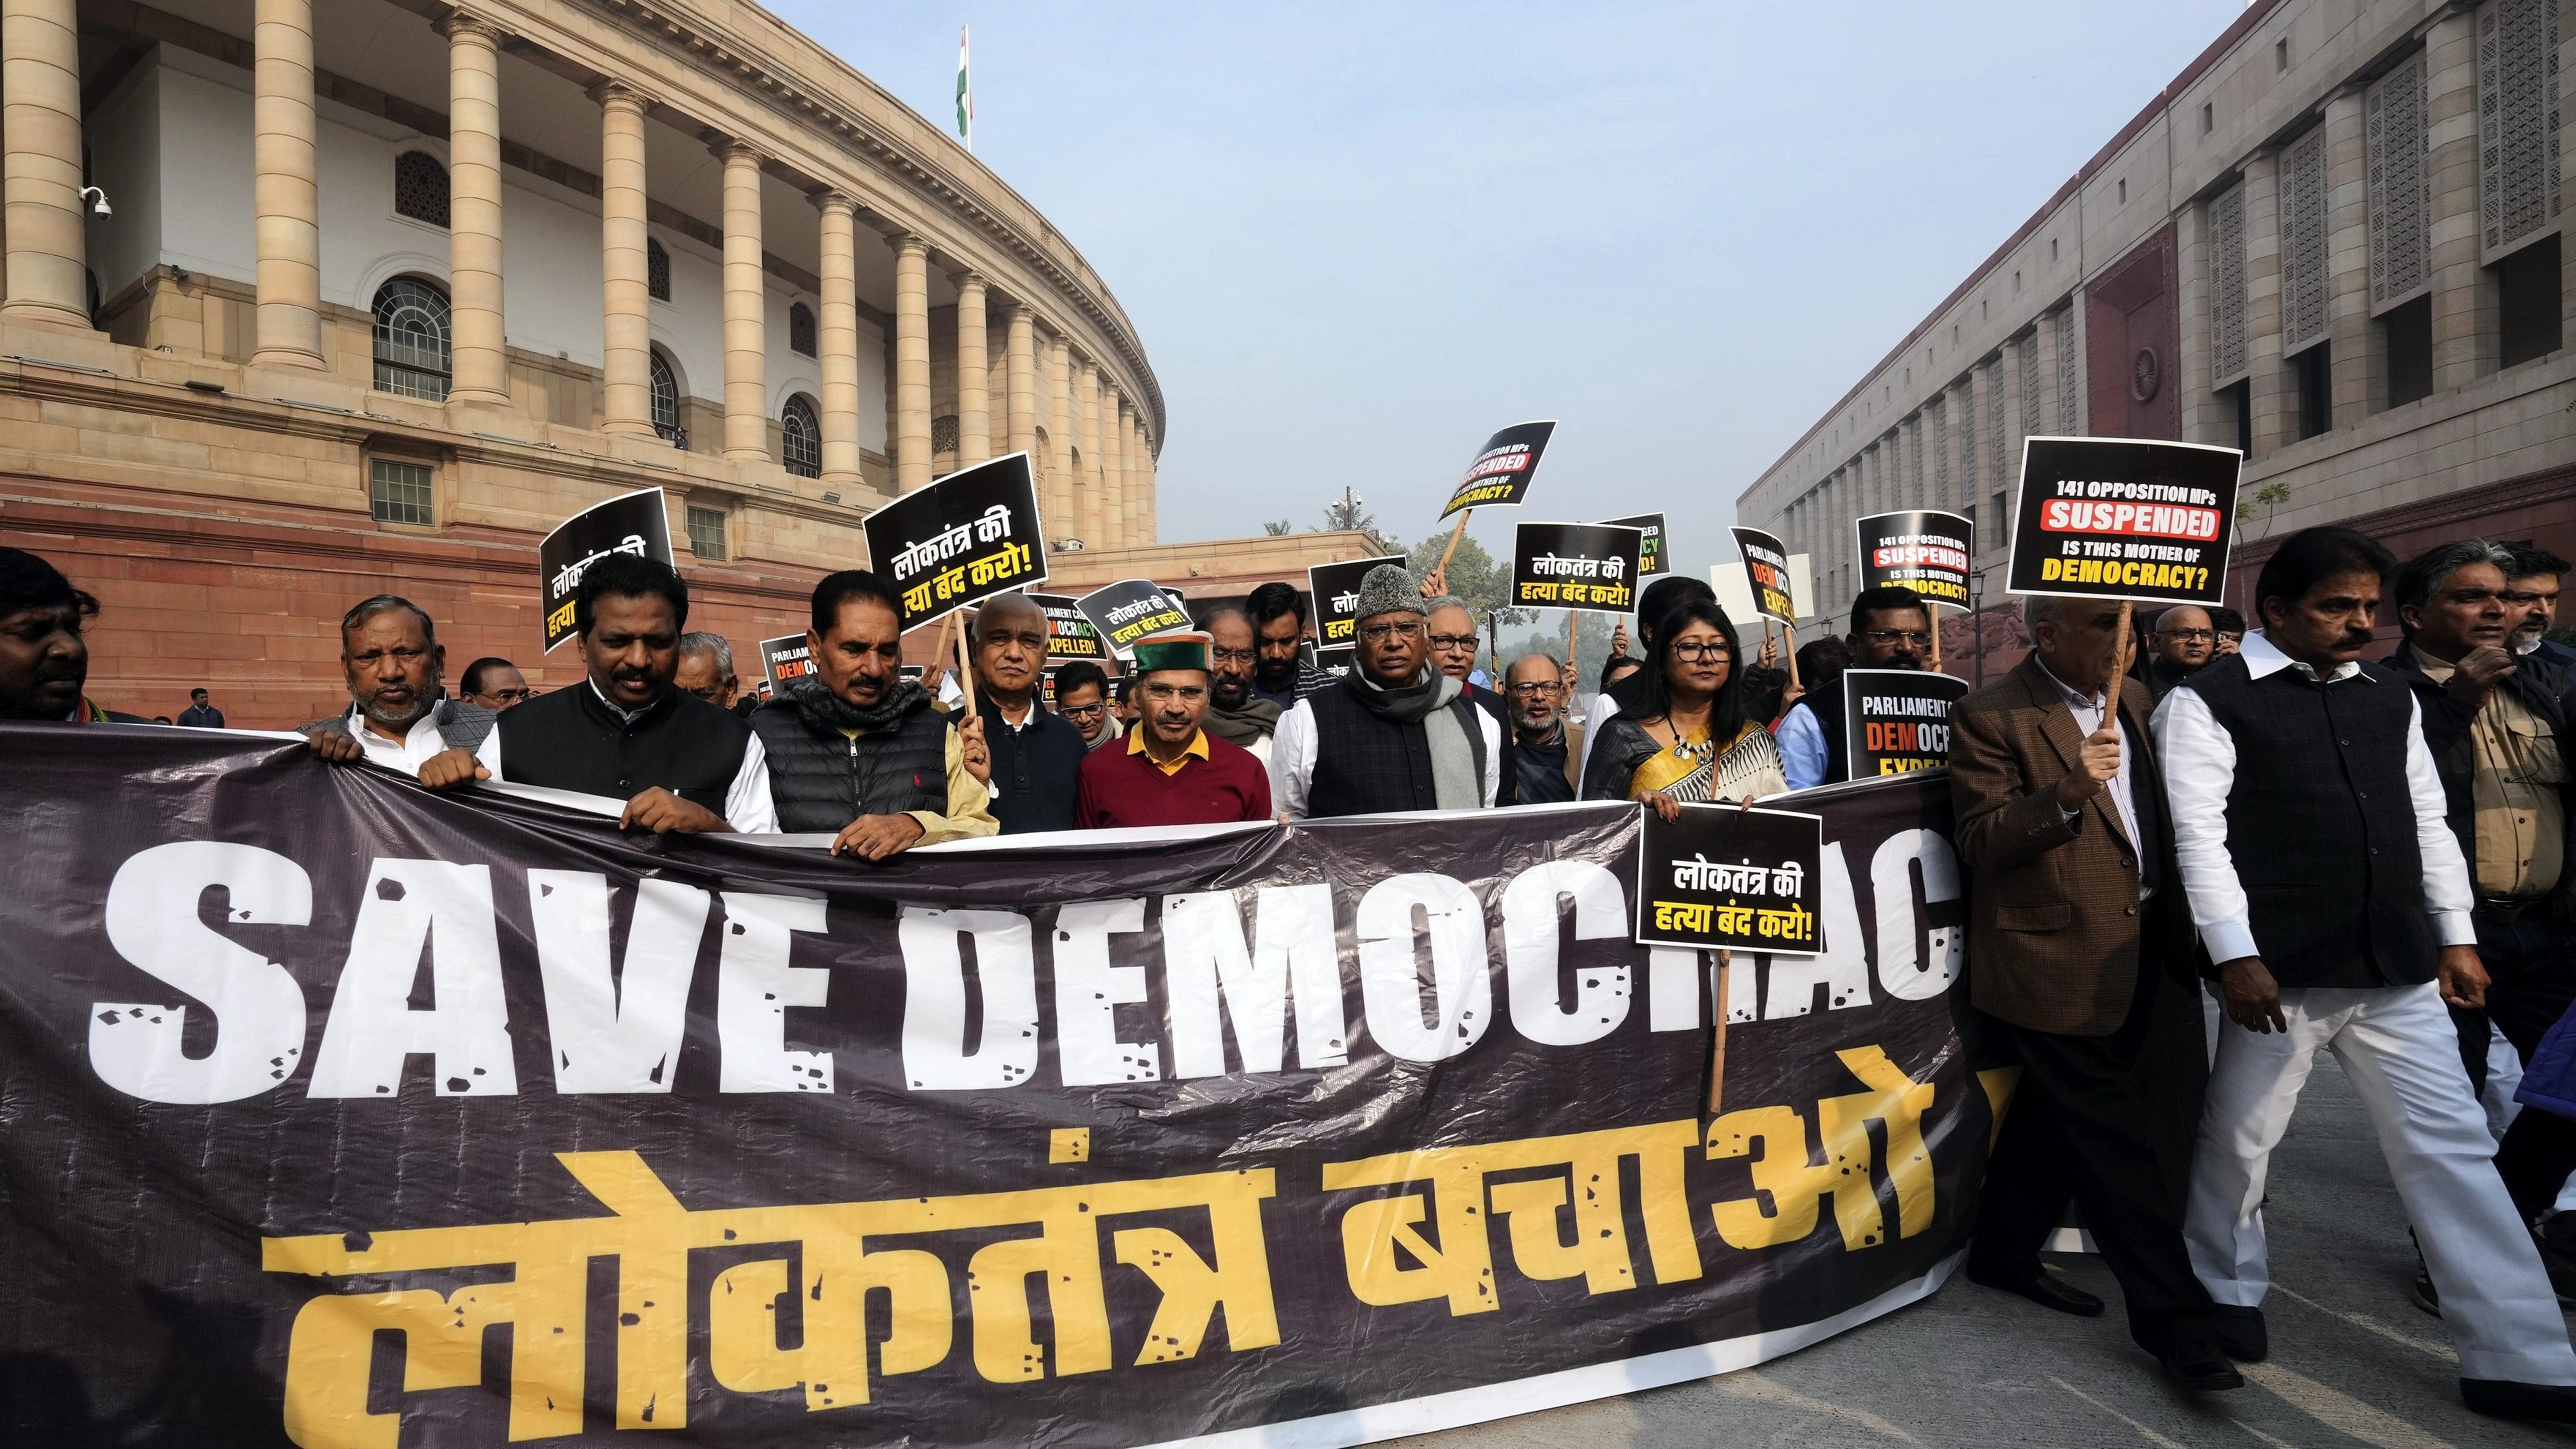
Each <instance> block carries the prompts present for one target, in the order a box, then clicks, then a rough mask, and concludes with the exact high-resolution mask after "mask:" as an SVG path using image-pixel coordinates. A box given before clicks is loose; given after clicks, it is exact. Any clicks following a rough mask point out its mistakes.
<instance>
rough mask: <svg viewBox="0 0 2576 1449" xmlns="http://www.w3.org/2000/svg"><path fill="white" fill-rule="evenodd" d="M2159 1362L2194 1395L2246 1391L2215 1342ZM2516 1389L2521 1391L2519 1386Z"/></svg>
mask: <svg viewBox="0 0 2576 1449" xmlns="http://www.w3.org/2000/svg"><path fill="white" fill-rule="evenodd" d="M2156 1362H2158V1363H2160V1364H2163V1365H2164V1367H2165V1373H2166V1374H2167V1375H2169V1376H2171V1377H2172V1379H2173V1381H2174V1382H2175V1383H2176V1384H2179V1385H2181V1386H2182V1387H2183V1388H2186V1389H2190V1390H2191V1391H2192V1392H2194V1393H2202V1394H2206V1393H2215V1392H2217V1391H2219V1390H2221V1389H2241V1388H2243V1387H2245V1375H2243V1374H2241V1373H2238V1372H2237V1371H2236V1365H2234V1364H2232V1363H2229V1362H2228V1361H2227V1355H2226V1354H2224V1353H2221V1352H2220V1351H2219V1348H2218V1344H2217V1341H2216V1340H2214V1339H2206V1338H2203V1339H2194V1340H2191V1341H2188V1342H2183V1343H2175V1344H2169V1345H2167V1346H2166V1347H2165V1348H2163V1349H2161V1350H2158V1351H2157V1352H2156ZM2516 1387H2520V1386H2519V1385H2517V1386H2516Z"/></svg>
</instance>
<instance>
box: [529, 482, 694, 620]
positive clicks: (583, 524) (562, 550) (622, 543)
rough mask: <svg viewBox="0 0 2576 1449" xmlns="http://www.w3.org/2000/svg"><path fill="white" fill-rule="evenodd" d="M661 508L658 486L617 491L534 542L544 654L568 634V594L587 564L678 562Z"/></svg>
mask: <svg viewBox="0 0 2576 1449" xmlns="http://www.w3.org/2000/svg"><path fill="white" fill-rule="evenodd" d="M665 506H666V505H665V504H664V502H663V498H662V490H661V489H659V488H642V489H638V490H636V491H635V492H633V493H621V494H619V495H618V496H616V497H615V498H611V499H608V500H606V501H604V502H600V503H594V504H592V505H591V506H590V507H588V508H585V509H583V510H582V511H581V512H579V513H576V514H574V515H573V516H572V517H570V518H567V519H565V520H564V521H563V522H561V523H558V524H556V525H555V526H554V530H553V531H552V532H551V533H548V534H547V535H546V536H545V538H544V540H543V541H541V542H540V543H538V545H537V602H538V605H539V608H540V609H541V612H540V613H539V615H538V617H539V618H540V619H542V620H543V621H544V625H543V627H544V630H545V647H546V649H547V651H548V652H552V650H553V649H554V647H555V646H556V645H558V644H561V643H562V642H563V641H565V640H566V639H569V638H571V637H572V633H573V628H572V626H573V597H572V596H573V592H574V591H575V590H576V589H578V588H580V587H581V576H582V574H583V572H584V571H585V570H587V569H588V568H589V567H590V566H591V565H592V564H594V563H597V562H598V561H599V560H601V559H604V558H606V557H608V556H609V555H610V554H612V553H625V554H633V555H634V556H635V557H637V558H649V559H657V560H659V561H661V562H663V563H666V564H672V566H673V567H675V568H676V567H677V566H678V565H677V564H676V563H673V560H672V556H671V517H670V515H669V514H668V513H666V512H664V508H665Z"/></svg>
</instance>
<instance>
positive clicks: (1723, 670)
mask: <svg viewBox="0 0 2576 1449" xmlns="http://www.w3.org/2000/svg"><path fill="white" fill-rule="evenodd" d="M1655 641H1656V644H1655V651H1654V654H1653V656H1652V657H1651V658H1649V659H1648V660H1647V661H1646V698H1645V702H1644V703H1643V704H1641V705H1639V706H1638V707H1637V708H1635V709H1632V710H1627V711H1624V712H1622V713H1620V714H1618V715H1617V716H1615V717H1613V718H1611V719H1608V720H1605V721H1603V722H1601V723H1600V724H1599V725H1598V726H1596V728H1597V729H1599V730H1600V731H1601V734H1600V737H1599V738H1598V739H1597V740H1595V741H1594V743H1593V746H1592V758H1591V762H1590V764H1589V765H1588V766H1587V767H1586V769H1585V771H1584V776H1583V798H1584V799H1586V800H1635V801H1639V802H1641V803H1643V804H1646V805H1650V806H1652V807H1654V810H1655V813H1656V814H1658V815H1661V816H1662V817H1663V818H1664V819H1666V820H1678V819H1680V818H1681V807H1682V806H1683V805H1686V804H1708V803H1713V802H1716V801H1721V800H1724V801H1740V800H1758V799H1761V798H1762V797H1763V796H1766V795H1777V794H1781V793H1783V792H1785V791H1786V790H1787V789H1788V788H1789V779H1788V775H1787V774H1786V772H1785V771H1784V770H1783V769H1782V768H1781V764H1780V752H1779V750H1778V749H1776V748H1774V747H1773V745H1772V743H1771V732H1770V731H1769V730H1766V729H1764V728H1763V727H1762V726H1761V724H1760V723H1759V722H1757V721H1753V720H1748V719H1746V718H1745V717H1744V707H1743V700H1742V697H1741V691H1740V690H1739V689H1738V687H1737V685H1738V676H1737V673H1736V669H1735V660H1736V652H1735V647H1736V646H1735V625H1734V624H1733V623H1731V622H1729V620H1728V619H1727V617H1726V611H1725V610H1723V609H1720V608H1719V607H1718V606H1717V605H1716V604H1715V603H1714V602H1711V601H1710V600H1707V599H1691V600H1688V601H1686V602H1684V603H1681V604H1679V605H1677V606H1675V607H1674V609H1673V610H1672V611H1671V612H1670V613H1668V614H1666V615H1665V616H1664V617H1663V619H1662V620H1661V621H1660V622H1659V627H1658V628H1657V629H1656V630H1655Z"/></svg>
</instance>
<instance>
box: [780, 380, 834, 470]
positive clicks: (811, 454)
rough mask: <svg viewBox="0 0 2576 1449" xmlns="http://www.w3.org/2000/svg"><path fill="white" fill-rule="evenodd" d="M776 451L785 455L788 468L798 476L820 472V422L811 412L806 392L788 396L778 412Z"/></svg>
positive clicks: (821, 436) (812, 407)
mask: <svg viewBox="0 0 2576 1449" xmlns="http://www.w3.org/2000/svg"><path fill="white" fill-rule="evenodd" d="M778 432H779V451H781V452H783V453H785V454H786V455H787V471H788V472H790V473H793V474H795V475H796V476H797V477H799V478H820V477H822V476H823V424H822V423H821V422H820V421H819V420H818V419H816V417H815V416H814V404H813V403H812V402H811V401H809V400H808V399H807V398H806V396H805V394H803V393H801V392H800V393H796V394H794V395H792V396H790V397H789V398H788V399H787V406H786V407H784V408H782V409H780V410H779V413H778Z"/></svg>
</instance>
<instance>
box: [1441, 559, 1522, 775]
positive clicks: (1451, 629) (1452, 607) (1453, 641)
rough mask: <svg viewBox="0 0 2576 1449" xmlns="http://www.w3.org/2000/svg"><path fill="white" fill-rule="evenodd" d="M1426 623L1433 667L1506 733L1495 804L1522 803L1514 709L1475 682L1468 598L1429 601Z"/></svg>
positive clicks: (1444, 597) (1473, 623)
mask: <svg viewBox="0 0 2576 1449" xmlns="http://www.w3.org/2000/svg"><path fill="white" fill-rule="evenodd" d="M1430 609H1431V614H1430V618H1429V622H1428V624H1427V626H1426V627H1428V628H1429V629H1430V631H1431V632H1430V634H1429V636H1428V640H1429V643H1430V645H1431V667H1432V668H1434V669H1437V670H1439V671H1440V672H1441V673H1443V674H1445V675H1448V676H1449V677H1450V678H1451V679H1454V680H1456V681H1458V689H1459V692H1461V693H1463V694H1465V695H1466V696H1467V698H1468V699H1470V700H1472V701H1473V702H1474V703H1475V706H1476V708H1478V709H1481V710H1483V711H1484V712H1485V713H1487V714H1489V715H1491V716H1493V719H1494V726H1495V728H1496V729H1497V730H1499V731H1500V732H1501V734H1502V737H1503V768H1502V781H1503V784H1502V794H1501V795H1500V796H1498V797H1497V798H1496V799H1495V801H1494V803H1495V804H1496V805H1517V804H1519V803H1520V761H1519V760H1518V759H1517V758H1516V756H1517V755H1518V753H1519V752H1518V751H1517V750H1516V749H1514V748H1513V740H1512V717H1511V711H1510V709H1509V708H1508V707H1507V706H1506V704H1505V701H1504V699H1503V697H1502V696H1501V695H1499V694H1496V693H1495V692H1494V691H1492V690H1490V689H1485V688H1481V687H1479V686H1478V685H1477V683H1476V645H1477V644H1478V643H1479V642H1481V641H1480V640H1479V639H1478V638H1477V635H1476V616H1475V615H1474V614H1472V613H1469V612H1468V610H1467V601H1466V600H1464V599H1461V598H1459V597H1457V596H1456V595H1454V594H1442V595H1440V596H1439V597H1437V598H1435V599H1433V600H1432V601H1431V604H1430Z"/></svg>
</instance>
